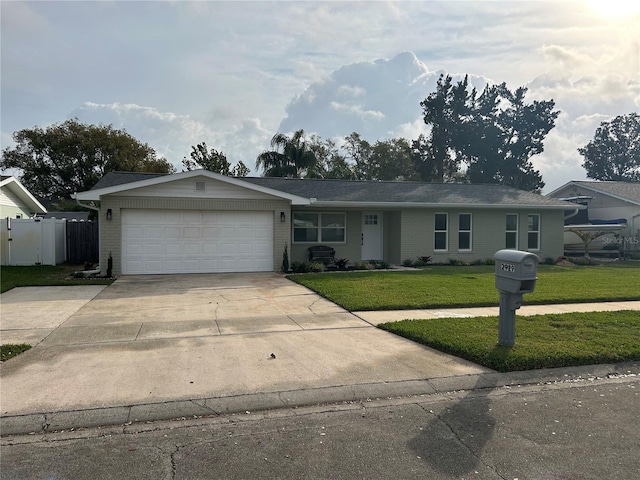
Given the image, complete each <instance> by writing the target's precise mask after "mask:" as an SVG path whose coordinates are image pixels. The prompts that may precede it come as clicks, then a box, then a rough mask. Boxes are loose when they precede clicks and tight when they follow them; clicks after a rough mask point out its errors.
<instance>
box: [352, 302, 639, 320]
mask: <svg viewBox="0 0 640 480" xmlns="http://www.w3.org/2000/svg"><path fill="white" fill-rule="evenodd" d="M499 310H500V309H499V307H498V306H495V307H472V308H447V309H444V308H435V309H425V310H389V311H363V312H353V314H354V315H356V316H357V317H359V318H361V319H362V320H365V321H366V322H368V323H370V324H372V325H378V324H380V323H385V322H398V321H400V320H408V319H411V320H428V319H431V318H469V317H491V316H496V317H497V316H498V315H499ZM616 310H640V301H638V300H636V301H630V302H597V303H569V304H558V305H523V306H522V307H520V309H518V310H516V317H517V316H521V315H522V316H527V315H546V314H562V313H572V312H614V311H616Z"/></svg>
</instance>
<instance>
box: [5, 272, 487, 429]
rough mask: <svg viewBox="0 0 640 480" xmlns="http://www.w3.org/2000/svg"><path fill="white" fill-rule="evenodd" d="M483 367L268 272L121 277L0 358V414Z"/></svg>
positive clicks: (342, 383)
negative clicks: (14, 353)
mask: <svg viewBox="0 0 640 480" xmlns="http://www.w3.org/2000/svg"><path fill="white" fill-rule="evenodd" d="M64 288H67V289H73V288H75V287H64ZM81 288H85V287H81ZM99 288H101V287H99ZM70 291H72V290H70ZM3 297H4V295H3ZM3 307H4V305H3ZM42 321H45V320H42ZM34 322H35V323H37V320H32V323H34ZM32 326H33V325H32ZM3 328H4V327H3ZM272 354H273V355H272ZM274 357H275V358H274ZM487 371H488V370H487V369H485V368H483V367H479V366H477V365H475V364H472V363H469V362H465V361H463V360H460V359H458V358H455V357H452V356H449V355H445V354H442V353H440V352H437V351H435V350H432V349H429V348H427V347H424V346H420V345H417V344H415V343H413V342H411V341H408V340H405V339H402V338H400V337H396V336H394V335H392V334H390V333H387V332H384V331H381V330H379V329H377V328H375V327H373V326H372V325H371V324H370V323H367V322H365V321H363V320H361V319H360V318H358V317H356V316H355V315H352V314H351V313H349V312H347V311H345V310H344V309H342V308H340V307H338V306H337V305H335V304H333V303H331V302H329V301H327V300H326V299H323V298H322V297H320V296H318V295H317V294H315V293H313V292H312V291H310V290H308V289H307V288H305V287H303V286H300V285H297V284H295V283H293V282H291V281H289V280H287V279H285V278H283V277H282V276H280V275H277V274H269V273H265V274H254V273H252V274H211V275H158V276H126V277H123V278H121V279H119V280H118V281H116V282H115V283H113V284H112V285H110V286H108V287H106V288H104V289H102V290H101V291H100V293H98V294H97V295H96V296H95V297H94V298H92V299H91V300H90V301H88V303H86V304H85V305H84V306H82V307H81V308H79V309H78V310H77V311H75V312H72V313H71V314H70V315H69V316H68V318H67V319H66V320H64V321H63V322H62V323H60V324H59V326H57V327H54V328H53V329H52V330H51V332H50V334H49V335H48V336H46V338H44V339H43V340H42V341H41V342H40V343H38V344H37V346H35V347H34V348H32V349H31V350H29V351H28V352H25V353H23V354H21V355H19V356H18V357H16V358H14V359H12V360H10V361H9V362H6V363H5V364H3V365H2V366H1V375H2V397H1V412H2V416H5V417H6V416H12V415H26V414H32V413H47V412H68V411H74V410H88V409H99V408H111V407H118V406H132V405H143V404H162V403H163V402H172V401H181V400H182V401H184V400H187V401H188V400H194V399H203V398H223V397H232V396H238V395H247V394H257V393H265V392H290V391H300V390H309V391H313V389H318V388H327V387H340V386H345V385H370V384H380V383H385V382H401V381H405V380H424V379H427V378H436V377H445V376H453V375H465V374H471V373H481V372H487ZM175 413H176V416H180V415H181V414H180V413H179V412H175Z"/></svg>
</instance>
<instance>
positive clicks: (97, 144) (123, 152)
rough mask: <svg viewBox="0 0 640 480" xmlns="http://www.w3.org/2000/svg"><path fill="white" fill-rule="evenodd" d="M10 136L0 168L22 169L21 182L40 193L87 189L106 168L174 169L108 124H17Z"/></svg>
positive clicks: (56, 195)
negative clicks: (19, 127)
mask: <svg viewBox="0 0 640 480" xmlns="http://www.w3.org/2000/svg"><path fill="white" fill-rule="evenodd" d="M13 139H14V141H15V142H16V146H15V147H11V148H10V147H7V148H5V149H4V150H3V151H2V159H1V160H0V168H2V169H19V170H21V172H22V173H21V174H20V175H19V177H20V182H21V183H22V184H23V185H24V186H25V187H26V188H27V189H28V190H29V191H30V192H31V193H33V194H34V195H37V196H40V197H44V198H71V195H73V194H74V193H76V192H82V191H85V190H89V189H90V188H91V187H93V186H94V185H95V184H96V183H97V182H98V180H100V178H102V177H103V176H104V175H105V174H106V173H107V172H110V171H117V170H120V171H128V172H155V173H172V172H174V171H175V170H174V168H173V166H172V165H171V164H170V163H169V162H168V161H167V160H166V159H164V158H158V157H157V156H156V152H155V150H154V149H153V148H151V147H150V146H149V145H147V144H146V143H141V142H139V141H138V140H136V139H135V138H134V137H132V136H131V135H129V134H128V133H127V132H126V131H124V130H116V129H114V128H113V126H112V125H102V124H101V125H87V124H83V123H80V122H79V121H78V120H77V119H72V120H67V121H66V122H63V123H60V124H53V125H51V126H49V127H47V128H46V129H42V128H40V127H34V128H27V129H23V130H19V131H17V132H14V133H13Z"/></svg>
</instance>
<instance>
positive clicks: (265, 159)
mask: <svg viewBox="0 0 640 480" xmlns="http://www.w3.org/2000/svg"><path fill="white" fill-rule="evenodd" d="M271 148H273V150H271V151H264V152H262V153H261V154H260V155H258V158H256V168H262V169H263V170H264V171H263V173H262V175H263V176H264V177H289V178H301V177H303V176H307V175H306V174H307V173H308V172H310V171H313V170H314V169H315V166H316V164H317V162H318V160H317V158H316V155H315V153H314V152H313V151H312V150H311V149H310V147H309V144H308V143H307V141H306V140H305V138H304V130H302V129H300V130H298V131H296V132H294V134H293V135H292V136H291V138H289V137H287V136H286V135H285V134H284V133H276V134H275V135H274V136H273V138H272V139H271Z"/></svg>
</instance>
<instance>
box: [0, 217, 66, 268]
mask: <svg viewBox="0 0 640 480" xmlns="http://www.w3.org/2000/svg"><path fill="white" fill-rule="evenodd" d="M0 224H1V227H0V246H1V247H2V255H0V257H1V258H0V259H1V263H0V264H1V265H58V264H59V263H64V262H65V261H66V259H67V258H66V254H67V246H66V239H67V234H66V224H67V222H66V220H58V219H55V218H48V219H42V218H24V219H17V218H5V219H2V220H1V221H0Z"/></svg>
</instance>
